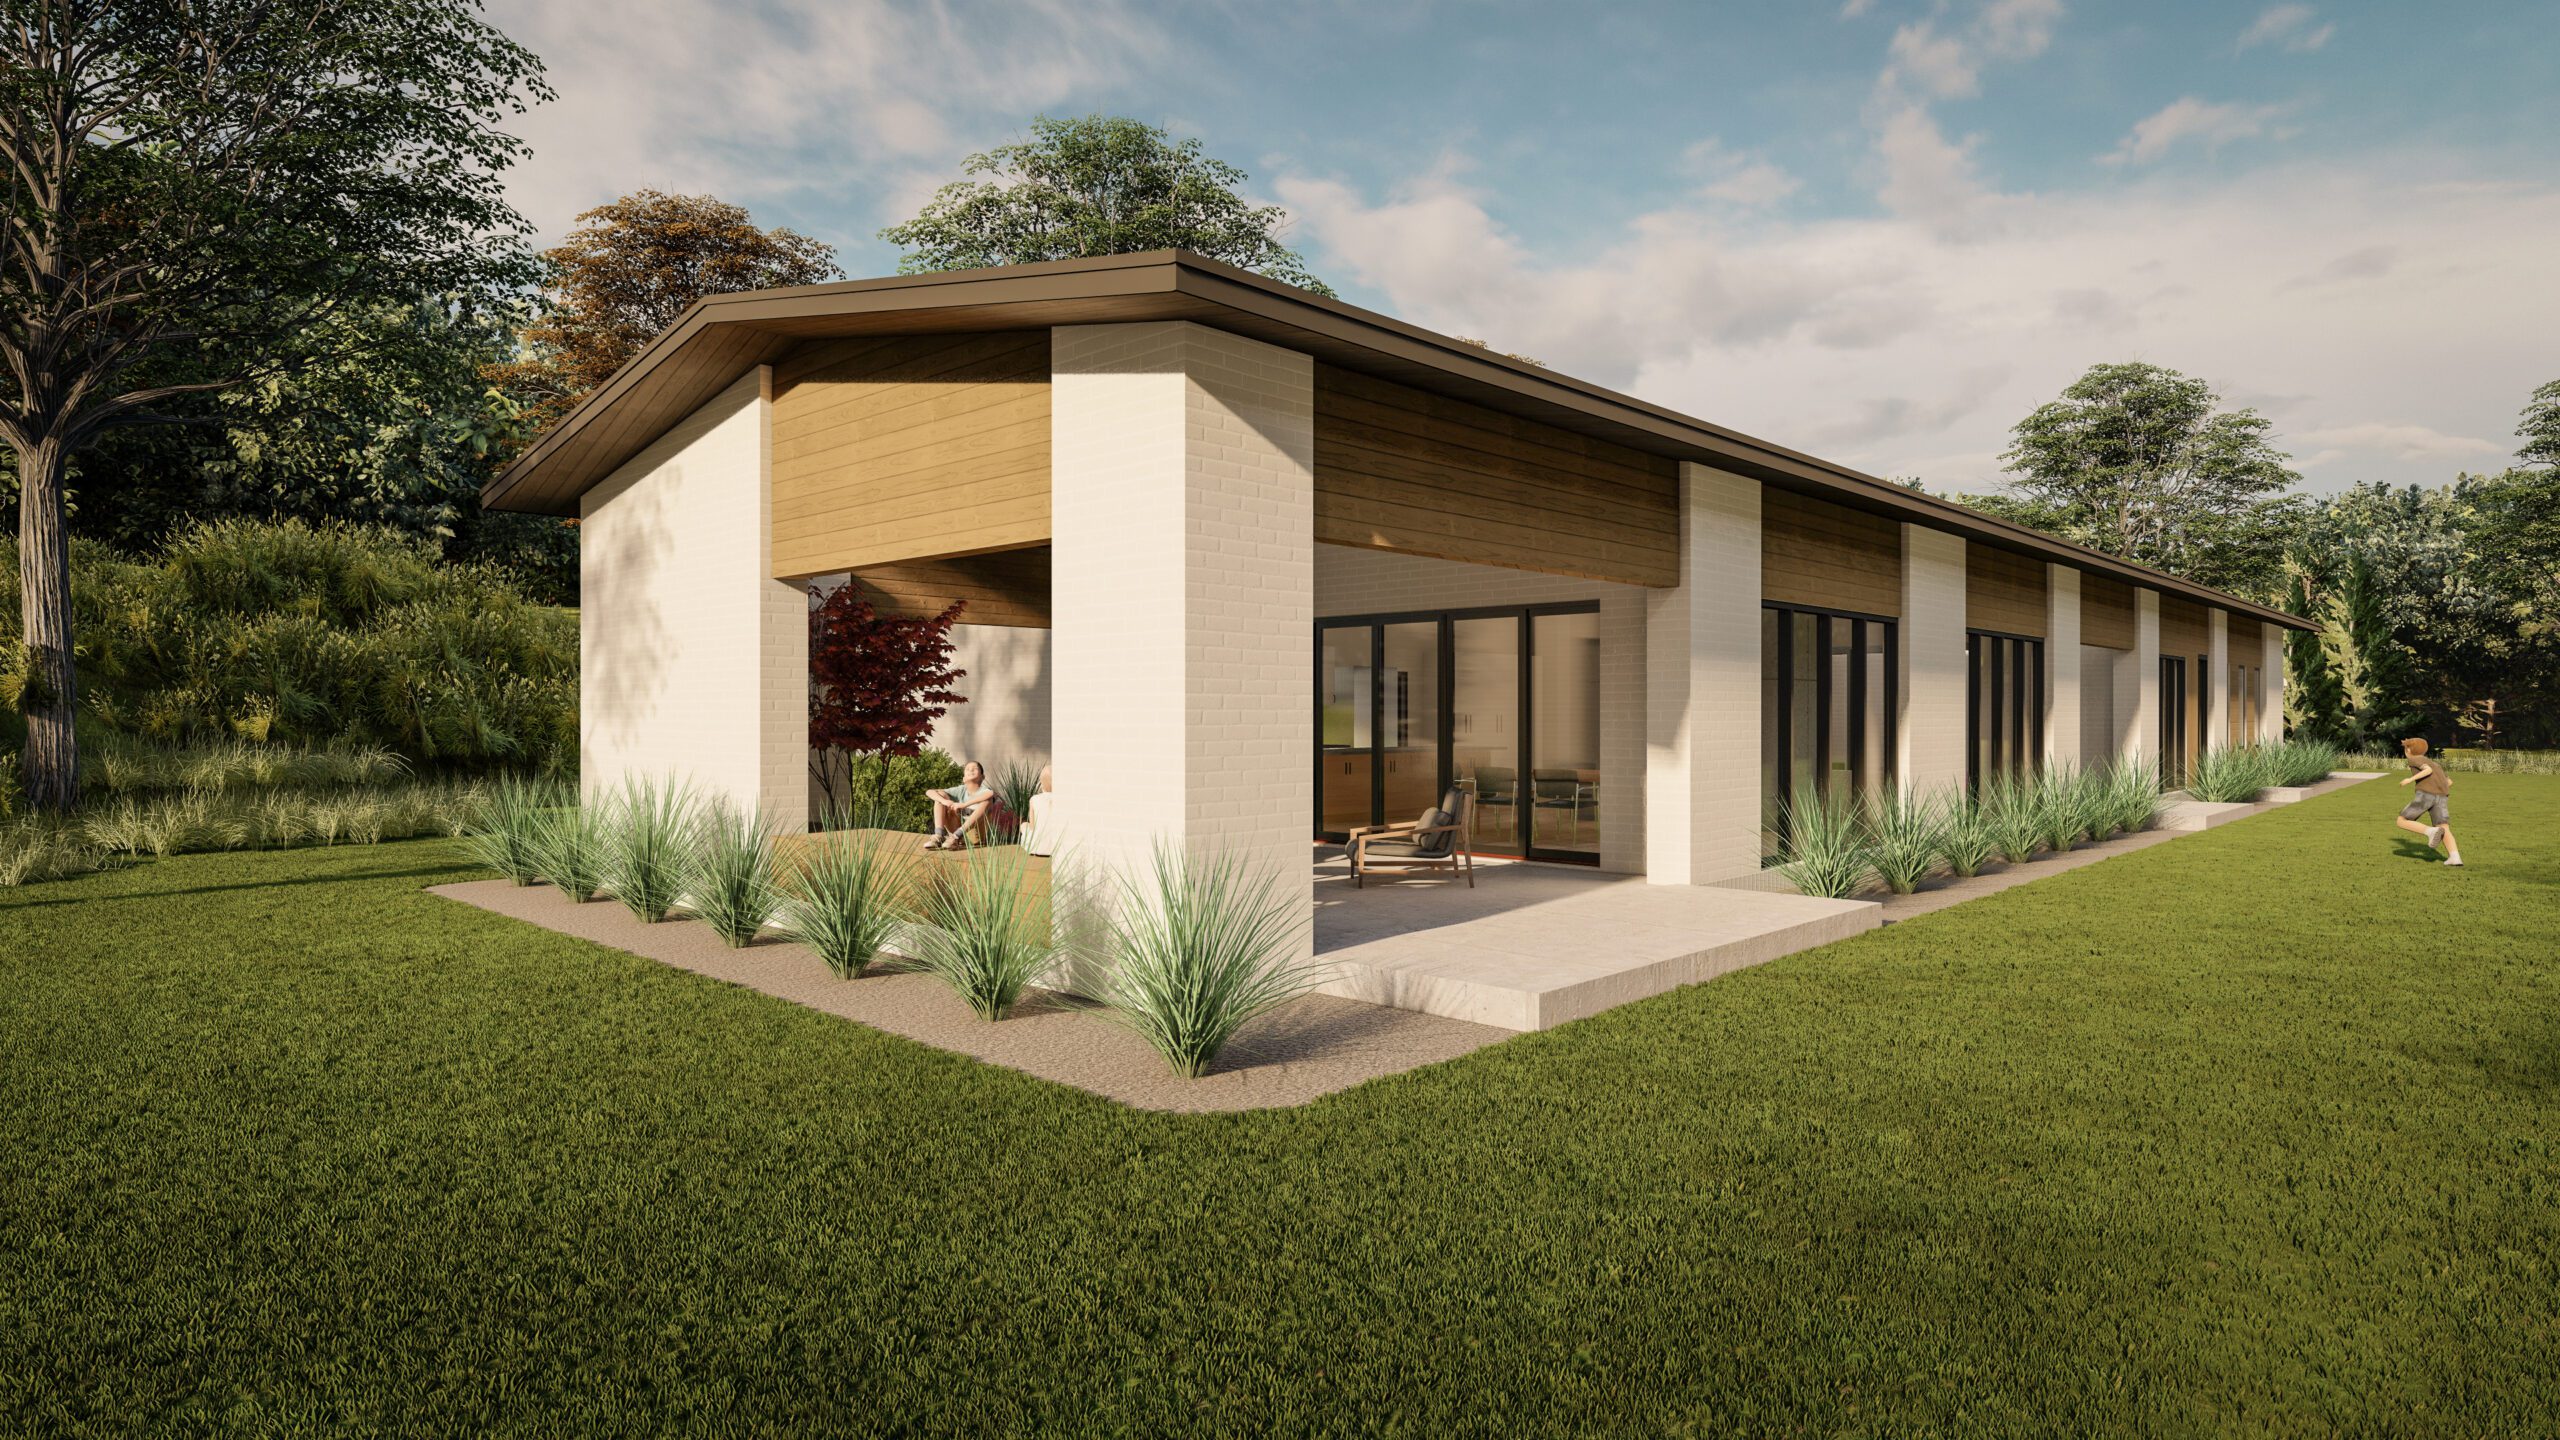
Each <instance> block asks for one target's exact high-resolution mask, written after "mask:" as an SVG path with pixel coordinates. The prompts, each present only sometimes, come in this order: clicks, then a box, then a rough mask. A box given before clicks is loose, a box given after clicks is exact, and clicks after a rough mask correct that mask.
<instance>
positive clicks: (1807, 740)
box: [1760, 604, 1901, 856]
mask: <svg viewBox="0 0 2560 1440" xmlns="http://www.w3.org/2000/svg"><path fill="white" fill-rule="evenodd" d="M1899 632H1900V626H1899V623H1898V622H1897V621H1895V620H1894V619H1893V618H1892V617H1890V616H1884V615H1858V614H1852V613H1849V612H1846V611H1838V610H1812V609H1806V608H1802V607H1799V606H1795V605H1779V604H1770V605H1766V606H1764V607H1763V608H1762V609H1761V611H1760V807H1761V808H1760V814H1761V837H1760V839H1761V852H1762V854H1763V855H1764V856H1766V855H1775V854H1777V853H1778V852H1779V851H1780V850H1781V849H1783V848H1784V847H1785V844H1786V830H1787V815H1788V811H1789V809H1790V808H1791V807H1793V806H1795V805H1796V804H1798V803H1811V802H1813V801H1814V799H1815V797H1821V798H1826V799H1833V798H1837V799H1845V798H1850V797H1872V796H1875V795H1878V794H1881V793H1883V791H1884V790H1885V789H1886V788H1888V787H1889V786H1890V784H1891V782H1892V780H1893V774H1894V753H1895V748H1896V744H1895V741H1896V737H1895V726H1896V725H1897V724H1898V723H1899V718H1898V717H1899V715H1900V711H1901V705H1900V703H1899V702H1898V699H1897V696H1896V693H1895V688H1896V687H1897V686H1898V685H1899V684H1900V683H1901V679H1900V652H1899V650H1898V648H1897V647H1898V646H1899V644H1900V633H1899Z"/></svg>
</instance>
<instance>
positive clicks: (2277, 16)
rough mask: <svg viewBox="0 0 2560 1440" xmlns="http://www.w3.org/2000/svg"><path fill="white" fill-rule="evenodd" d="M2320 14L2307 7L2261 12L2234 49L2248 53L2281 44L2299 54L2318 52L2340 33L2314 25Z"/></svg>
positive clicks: (2274, 7)
mask: <svg viewBox="0 0 2560 1440" xmlns="http://www.w3.org/2000/svg"><path fill="white" fill-rule="evenodd" d="M2318 18H2319V17H2318V14H2317V12H2315V11H2314V10H2313V9H2312V8H2311V7H2310V6H2308V5H2273V6H2269V7H2268V8H2267V9H2266V10H2265V11H2264V12H2262V13H2260V15H2259V16H2258V18H2257V19H2256V20H2255V21H2252V22H2251V23H2250V25H2249V28H2248V29H2246V30H2243V31H2241V32H2240V39H2239V41H2238V42H2237V43H2235V44H2234V45H2233V46H2232V47H2231V48H2232V49H2234V50H2246V49H2249V48H2250V47H2251V46H2255V45H2280V46H2282V47H2283V48H2285V49H2287V50H2291V51H2294V52H2296V53H2300V52H2303V51H2310V50H2317V49H2319V48H2320V47H2321V46H2323V45H2326V44H2328V43H2329V37H2330V36H2332V35H2335V34H2337V33H2338V27H2337V26H2335V25H2323V24H2314V23H2313V22H2314V21H2315V20H2317V19H2318Z"/></svg>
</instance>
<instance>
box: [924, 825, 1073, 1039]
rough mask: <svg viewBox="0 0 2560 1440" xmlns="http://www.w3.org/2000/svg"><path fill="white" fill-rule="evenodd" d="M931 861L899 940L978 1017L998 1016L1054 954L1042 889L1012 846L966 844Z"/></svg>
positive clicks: (1043, 973)
mask: <svg viewBox="0 0 2560 1440" xmlns="http://www.w3.org/2000/svg"><path fill="white" fill-rule="evenodd" d="M935 868H936V872H937V873H936V875H935V877H934V879H935V883H933V884H930V885H926V886H922V887H920V888H921V889H922V891H923V896H922V900H921V902H920V903H919V904H918V906H917V916H916V919H917V922H918V923H916V924H915V925H913V926H911V927H909V930H908V934H907V938H906V939H905V940H904V941H903V948H906V949H907V953H908V955H909V957H910V958H912V959H913V960H914V961H915V964H916V968H917V969H919V970H922V971H924V972H925V973H926V974H929V975H932V976H935V977H936V978H938V979H940V980H941V981H942V983H944V984H945V985H948V986H950V987H951V990H952V993H953V994H955V995H958V996H959V997H960V998H961V1000H962V1001H963V1002H965V1003H966V1004H967V1005H968V1007H969V1008H970V1009H971V1010H973V1011H976V1012H977V1015H978V1018H979V1019H981V1020H1001V1019H1003V1018H1004V1017H1005V1016H1007V1015H1009V1014H1011V1013H1012V1012H1013V1007H1014V1005H1015V1003H1016V1002H1018V1001H1019V1000H1021V998H1022V992H1023V991H1025V990H1027V989H1029V988H1030V987H1031V986H1032V984H1033V983H1035V982H1036V981H1038V980H1040V979H1041V978H1043V977H1044V976H1046V975H1047V974H1048V973H1049V971H1050V969H1051V968H1052V966H1054V965H1055V963H1056V961H1057V952H1056V950H1055V949H1054V948H1053V947H1052V945H1051V943H1050V937H1049V905H1048V896H1047V894H1046V893H1045V890H1043V889H1042V888H1041V887H1039V886H1038V885H1036V884H1035V882H1034V880H1033V875H1034V873H1035V872H1034V871H1033V870H1032V868H1031V866H1030V864H1029V863H1028V861H1027V860H1026V859H1025V857H1024V856H1023V853H1022V851H1021V849H1020V847H1018V846H1011V845H1004V846H989V847H984V848H978V849H972V850H970V851H969V852H967V858H966V859H965V860H964V861H962V862H961V863H959V864H956V865H950V864H945V865H940V866H937V867H935ZM954 872H956V873H954Z"/></svg>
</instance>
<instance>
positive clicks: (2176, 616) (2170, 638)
mask: <svg viewBox="0 0 2560 1440" xmlns="http://www.w3.org/2000/svg"><path fill="white" fill-rule="evenodd" d="M2160 653H2161V654H2163V655H2183V656H2185V657H2186V658H2187V668H2188V669H2189V670H2193V669H2194V668H2195V658H2196V657H2197V656H2199V655H2210V654H2212V653H2213V633H2212V632H2211V631H2210V630H2208V629H2206V628H2205V618H2204V607H2203V606H2201V605H2198V604H2196V603H2195V602H2194V601H2192V600H2181V599H2179V598H2178V597H2177V596H2175V595H2163V596H2161V597H2160ZM2188 688H2189V689H2193V688H2194V679H2193V677H2192V676H2191V677H2189V680H2188ZM2215 688H2216V689H2217V690H2218V689H2220V688H2221V687H2219V686H2216V687H2215Z"/></svg>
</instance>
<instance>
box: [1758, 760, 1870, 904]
mask: <svg viewBox="0 0 2560 1440" xmlns="http://www.w3.org/2000/svg"><path fill="white" fill-rule="evenodd" d="M1783 809H1784V814H1785V820H1786V831H1785V833H1786V837H1787V841H1786V848H1785V851H1784V856H1785V858H1783V859H1782V860H1780V861H1779V862H1778V871H1779V873H1781V874H1783V875H1785V876H1786V877H1787V878H1788V879H1789V880H1791V881H1794V882H1795V887H1796V889H1797V890H1799V891H1801V892H1803V893H1804V894H1807V895H1819V896H1824V897H1826V898H1829V899H1834V900H1839V899H1845V898H1847V897H1848V896H1851V895H1855V894H1857V893H1858V892H1859V891H1860V890H1863V889H1865V888H1866V886H1867V883H1868V881H1869V880H1870V879H1871V878H1872V877H1873V875H1874V873H1875V865H1874V859H1873V856H1872V854H1871V852H1870V851H1869V850H1868V847H1867V836H1866V823H1865V821H1863V820H1861V819H1860V818H1859V816H1858V811H1857V807H1856V805H1855V804H1854V803H1852V802H1851V801H1850V800H1848V799H1847V798H1846V797H1843V796H1837V795H1828V794H1825V793H1823V791H1822V790H1820V789H1819V788H1817V787H1815V786H1813V785H1810V784H1806V785H1799V786H1797V787H1796V791H1795V793H1794V794H1793V795H1791V796H1789V797H1788V799H1787V802H1786V804H1785V806H1784V807H1783Z"/></svg>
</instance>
